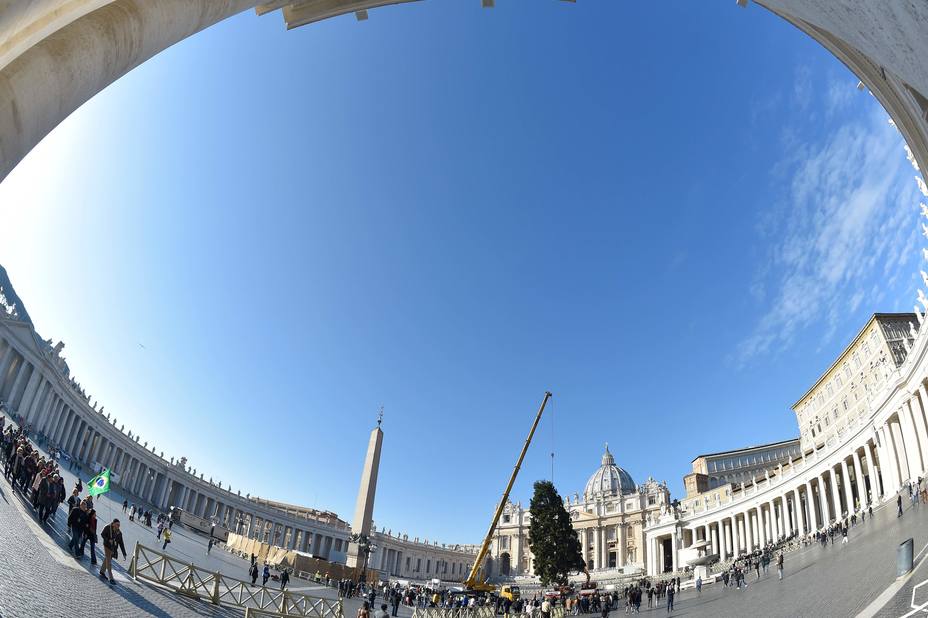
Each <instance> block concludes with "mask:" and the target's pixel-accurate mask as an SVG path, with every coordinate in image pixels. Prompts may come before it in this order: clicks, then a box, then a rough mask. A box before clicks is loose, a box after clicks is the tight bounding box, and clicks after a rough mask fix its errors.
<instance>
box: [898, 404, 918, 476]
mask: <svg viewBox="0 0 928 618" xmlns="http://www.w3.org/2000/svg"><path fill="white" fill-rule="evenodd" d="M898 414H899V427H900V429H901V430H902V439H903V441H904V442H905V454H906V466H907V467H908V469H909V478H910V479H915V478H916V477H918V476H920V475H921V474H922V472H923V470H922V456H921V449H919V447H918V437H917V436H916V434H915V423H914V421H913V420H912V411H911V409H910V408H909V406H908V405H907V404H906V403H903V404H902V407H901V408H899V412H898Z"/></svg>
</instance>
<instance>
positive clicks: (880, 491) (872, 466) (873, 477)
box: [863, 434, 886, 502]
mask: <svg viewBox="0 0 928 618" xmlns="http://www.w3.org/2000/svg"><path fill="white" fill-rule="evenodd" d="M877 437H879V434H877ZM876 451H877V447H876V442H875V441H870V440H867V442H866V443H864V461H863V463H864V466H865V467H866V468H867V476H869V477H870V496H871V501H873V502H876V501H880V502H882V500H883V496H884V495H885V494H886V489H885V487H884V481H882V480H881V479H880V470H879V468H880V464H879V463H878V462H877V458H876V455H877V454H876Z"/></svg>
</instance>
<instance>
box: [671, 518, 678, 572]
mask: <svg viewBox="0 0 928 618" xmlns="http://www.w3.org/2000/svg"><path fill="white" fill-rule="evenodd" d="M670 543H671V547H670V557H671V559H672V560H673V570H674V571H676V570H677V530H676V528H674V531H673V532H671V533H670Z"/></svg>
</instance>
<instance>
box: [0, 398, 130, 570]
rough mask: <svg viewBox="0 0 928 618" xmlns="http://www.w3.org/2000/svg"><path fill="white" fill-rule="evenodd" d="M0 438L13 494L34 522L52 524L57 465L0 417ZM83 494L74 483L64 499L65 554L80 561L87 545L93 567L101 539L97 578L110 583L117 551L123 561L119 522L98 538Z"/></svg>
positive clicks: (58, 493) (58, 486) (58, 492)
mask: <svg viewBox="0 0 928 618" xmlns="http://www.w3.org/2000/svg"><path fill="white" fill-rule="evenodd" d="M4 428H5V429H4ZM0 435H2V438H0V452H2V455H3V461H4V466H3V474H4V477H5V478H6V479H7V480H8V481H9V482H10V485H11V487H12V488H13V491H14V492H17V493H19V494H20V495H21V496H22V497H23V499H24V501H25V502H27V503H28V504H31V505H32V508H33V509H34V510H35V512H36V517H37V519H38V520H39V521H40V522H41V523H42V524H45V525H48V524H49V520H52V521H54V520H53V518H54V516H55V514H56V513H57V512H58V508H59V506H60V505H61V504H62V503H63V502H65V495H66V491H65V486H64V478H63V476H62V474H61V469H60V468H59V465H58V461H56V460H55V458H54V456H53V455H49V456H48V457H46V456H45V455H43V454H42V453H41V452H40V451H39V449H38V448H37V447H36V446H35V444H33V443H32V442H31V441H30V439H29V436H28V433H27V431H26V429H25V428H22V427H20V428H14V426H13V424H10V425H9V426H6V419H5V418H4V417H2V416H0ZM83 490H84V488H83V484H82V483H81V481H80V479H78V480H77V483H75V485H74V487H73V489H72V490H71V495H70V496H68V498H67V506H68V516H67V526H68V536H69V540H68V551H69V552H71V553H72V554H73V555H74V557H75V558H76V559H77V560H82V559H83V558H84V555H85V551H86V550H87V547H88V545H89V549H90V564H91V565H93V566H96V565H97V562H98V561H97V543H98V542H99V539H101V538H102V540H103V559H102V560H101V561H100V562H101V563H102V564H101V565H100V577H101V578H105V579H107V580H108V581H109V582H110V583H113V568H112V559H113V558H114V557H115V556H116V555H117V551H118V550H122V555H123V558H125V557H126V548H125V545H124V543H123V540H122V533H121V532H120V530H119V526H120V524H119V520H118V519H114V520H113V521H111V522H110V523H108V524H105V525H104V527H103V529H102V530H100V532H99V536H98V533H97V529H98V526H99V524H98V521H97V511H96V509H95V508H94V504H93V497H92V496H89V495H88V496H82V493H83Z"/></svg>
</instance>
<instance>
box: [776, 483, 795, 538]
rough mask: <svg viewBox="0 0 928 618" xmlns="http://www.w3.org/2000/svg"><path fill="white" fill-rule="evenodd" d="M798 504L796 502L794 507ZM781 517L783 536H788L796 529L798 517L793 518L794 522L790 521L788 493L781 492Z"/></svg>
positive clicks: (781, 533)
mask: <svg viewBox="0 0 928 618" xmlns="http://www.w3.org/2000/svg"><path fill="white" fill-rule="evenodd" d="M795 506H796V505H795V504H794V505H793V507H795ZM780 519H781V520H782V522H783V526H782V529H781V530H780V536H781V537H788V536H789V535H791V534H792V533H793V531H794V530H795V529H796V518H795V517H794V518H793V522H792V523H790V521H789V500H788V498H787V494H785V493H783V494H780Z"/></svg>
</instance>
